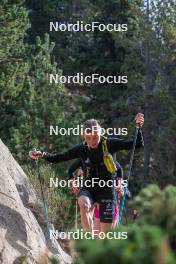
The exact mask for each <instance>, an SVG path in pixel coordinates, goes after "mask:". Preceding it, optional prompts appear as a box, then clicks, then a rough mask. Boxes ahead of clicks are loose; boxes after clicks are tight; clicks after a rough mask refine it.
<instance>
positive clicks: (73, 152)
mask: <svg viewBox="0 0 176 264" xmlns="http://www.w3.org/2000/svg"><path fill="white" fill-rule="evenodd" d="M143 145H144V142H143V137H142V132H141V130H140V129H139V131H138V135H137V141H136V148H140V147H142V146H143ZM132 146H133V140H122V139H119V138H107V148H108V151H109V152H110V153H111V154H114V153H116V152H118V151H120V150H125V149H126V150H129V149H131V148H132ZM43 158H44V159H45V160H46V161H48V162H53V163H57V162H62V161H68V160H72V159H77V158H81V159H82V160H84V161H85V160H87V158H89V159H90V161H91V164H94V165H96V164H97V165H98V164H100V163H102V162H103V150H102V140H101V141H100V143H99V145H98V147H97V148H96V149H93V148H89V147H88V146H87V145H86V144H84V143H82V144H78V145H75V146H74V147H72V148H70V149H69V150H67V151H65V152H63V153H56V154H51V153H45V154H44V156H43Z"/></svg>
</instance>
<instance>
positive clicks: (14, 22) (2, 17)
mask: <svg viewBox="0 0 176 264" xmlns="http://www.w3.org/2000/svg"><path fill="white" fill-rule="evenodd" d="M23 2H24V1H21V0H14V1H11V0H6V1H5V0H2V1H1V6H0V22H1V23H0V24H1V27H0V77H1V78H0V79H1V81H0V94H1V97H0V119H1V124H0V131H1V137H2V139H5V138H7V139H10V134H9V129H10V127H12V126H13V125H14V124H15V116H14V110H15V109H13V107H12V103H13V102H15V100H16V98H17V97H18V95H19V92H20V91H21V90H22V89H23V84H24V79H25V75H26V72H27V71H28V63H27V59H26V56H25V45H24V43H23V40H24V36H25V31H26V29H27V27H28V19H27V11H26V9H25V8H24V7H23ZM8 143H9V141H8Z"/></svg>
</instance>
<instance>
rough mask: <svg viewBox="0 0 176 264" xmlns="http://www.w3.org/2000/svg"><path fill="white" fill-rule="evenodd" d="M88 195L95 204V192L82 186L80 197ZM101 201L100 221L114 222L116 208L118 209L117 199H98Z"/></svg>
mask: <svg viewBox="0 0 176 264" xmlns="http://www.w3.org/2000/svg"><path fill="white" fill-rule="evenodd" d="M82 195H84V196H86V197H88V198H89V200H90V202H91V204H92V205H93V204H94V203H95V202H97V201H96V200H95V198H94V196H93V194H92V193H91V192H90V191H88V190H86V189H84V188H82V189H81V191H80V193H79V195H78V197H79V196H82ZM98 203H99V215H100V222H101V223H113V222H114V216H115V214H116V209H117V199H116V198H114V199H112V198H111V199H109V198H105V199H100V200H99V201H98Z"/></svg>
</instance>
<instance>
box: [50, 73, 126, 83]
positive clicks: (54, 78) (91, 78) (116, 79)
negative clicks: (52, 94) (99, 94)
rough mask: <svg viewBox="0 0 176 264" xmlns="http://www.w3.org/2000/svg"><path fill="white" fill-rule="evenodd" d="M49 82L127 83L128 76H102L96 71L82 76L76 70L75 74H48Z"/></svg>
mask: <svg viewBox="0 0 176 264" xmlns="http://www.w3.org/2000/svg"><path fill="white" fill-rule="evenodd" d="M49 83H50V84H53V83H54V84H58V83H61V84H80V85H83V84H96V83H100V84H104V83H105V84H113V83H114V84H120V83H121V84H126V83H128V77H127V76H126V75H124V76H121V75H118V76H116V75H109V76H104V75H100V74H98V73H93V74H91V75H86V76H84V73H82V72H78V73H76V75H71V76H64V75H59V74H49Z"/></svg>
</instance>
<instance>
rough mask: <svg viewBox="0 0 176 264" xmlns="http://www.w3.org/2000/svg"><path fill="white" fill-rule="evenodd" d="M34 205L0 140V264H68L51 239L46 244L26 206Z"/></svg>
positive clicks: (28, 188) (19, 170) (33, 197)
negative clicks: (51, 261)
mask: <svg viewBox="0 0 176 264" xmlns="http://www.w3.org/2000/svg"><path fill="white" fill-rule="evenodd" d="M35 203H37V198H36V195H35V191H34V189H33V188H32V186H31V185H30V183H29V181H28V178H27V176H26V175H25V173H24V171H23V170H22V168H21V167H20V166H19V164H18V163H17V162H16V161H15V159H14V158H13V156H12V155H11V153H10V152H9V150H8V148H7V147H6V146H5V145H4V144H3V142H2V141H1V140H0V263H4V264H12V263H13V264H15V263H23V262H20V259H21V260H22V259H24V260H25V262H24V263H28V264H32V263H33V264H35V263H43V264H44V263H49V261H48V259H49V258H52V257H55V258H56V259H57V260H58V263H63V264H65V263H68V264H69V263H71V262H72V261H71V257H70V256H69V255H68V254H66V253H65V252H64V251H63V250H62V248H61V247H60V245H59V244H58V242H57V241H56V240H55V239H54V238H53V239H52V240H50V241H48V240H47V239H46V238H45V235H44V233H43V230H42V229H41V227H40V225H39V223H38V221H37V220H36V218H35V216H34V214H33V212H32V211H31V210H30V209H29V207H28V204H35Z"/></svg>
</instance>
